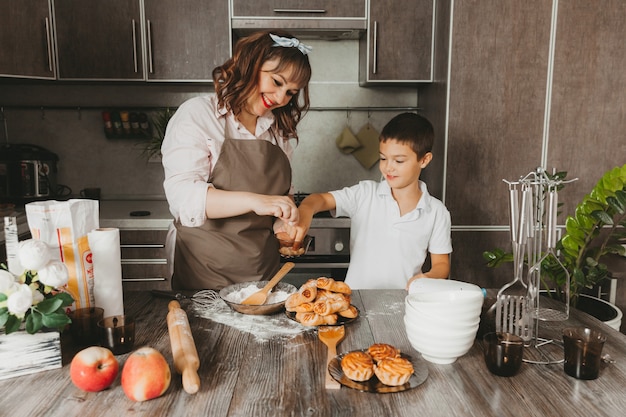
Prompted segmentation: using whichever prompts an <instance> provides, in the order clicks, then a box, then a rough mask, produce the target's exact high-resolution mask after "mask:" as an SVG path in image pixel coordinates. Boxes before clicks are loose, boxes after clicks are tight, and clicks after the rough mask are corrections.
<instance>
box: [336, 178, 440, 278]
mask: <svg viewBox="0 0 626 417" xmlns="http://www.w3.org/2000/svg"><path fill="white" fill-rule="evenodd" d="M420 189H421V191H422V193H423V194H422V197H421V198H420V200H419V202H418V204H417V207H416V208H415V209H414V210H413V211H411V212H409V213H406V214H405V215H404V216H400V208H399V207H398V204H397V203H396V201H395V200H394V199H393V196H392V195H391V189H390V187H389V185H388V184H387V182H386V181H381V182H380V183H378V182H375V181H361V182H359V183H358V184H356V185H354V186H351V187H346V188H344V189H342V190H337V191H331V194H332V195H333V197H334V198H335V203H336V207H337V208H336V210H335V213H334V214H335V215H336V216H344V217H350V219H351V226H350V266H349V268H348V273H347V275H346V284H348V285H349V286H350V287H351V288H354V289H373V288H383V289H390V288H394V289H404V288H406V284H407V282H408V280H409V278H411V277H412V276H413V275H415V274H417V273H419V272H421V269H422V265H423V264H424V260H425V259H426V255H427V253H428V252H430V253H434V254H448V253H451V252H452V240H451V237H450V230H451V220H450V213H449V212H448V210H447V209H446V207H445V206H444V205H443V203H442V202H441V201H439V200H437V199H436V198H434V197H432V196H431V195H430V194H429V193H428V189H427V187H426V184H425V183H424V182H422V181H420Z"/></svg>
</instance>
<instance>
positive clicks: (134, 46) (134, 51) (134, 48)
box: [132, 19, 137, 72]
mask: <svg viewBox="0 0 626 417" xmlns="http://www.w3.org/2000/svg"><path fill="white" fill-rule="evenodd" d="M132 22H133V64H134V65H135V72H137V34H136V33H135V31H136V30H137V25H136V23H135V19H132Z"/></svg>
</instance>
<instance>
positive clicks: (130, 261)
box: [120, 259, 167, 265]
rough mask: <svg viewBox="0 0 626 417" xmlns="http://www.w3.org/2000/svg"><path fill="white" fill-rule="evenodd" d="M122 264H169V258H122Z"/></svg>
mask: <svg viewBox="0 0 626 417" xmlns="http://www.w3.org/2000/svg"><path fill="white" fill-rule="evenodd" d="M120 263H121V264H122V265H167V259H122V260H121V261H120Z"/></svg>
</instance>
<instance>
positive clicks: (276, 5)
mask: <svg viewBox="0 0 626 417" xmlns="http://www.w3.org/2000/svg"><path fill="white" fill-rule="evenodd" d="M232 2H233V17H235V18H236V17H252V16H254V17H277V18H281V17H298V18H310V19H324V18H334V17H361V18H365V0H343V1H335V0H257V1H249V0H232Z"/></svg>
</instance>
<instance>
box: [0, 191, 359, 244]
mask: <svg viewBox="0 0 626 417" xmlns="http://www.w3.org/2000/svg"><path fill="white" fill-rule="evenodd" d="M99 203H100V227H116V228H118V229H149V230H167V228H168V227H169V225H170V224H171V223H172V220H173V218H172V214H171V213H170V211H169V206H168V204H167V201H165V200H101V201H100V202H99ZM146 212H149V214H148V215H140V216H137V215H131V213H134V214H145V213H146ZM16 215H17V216H18V229H19V230H18V231H19V233H20V234H22V233H25V232H27V231H28V224H27V222H26V214H25V212H24V209H23V208H21V209H20V210H18V211H16ZM311 227H341V228H349V227H350V219H347V218H338V219H335V218H314V219H313V222H312V223H311ZM0 242H4V227H3V228H2V229H1V230H0Z"/></svg>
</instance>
